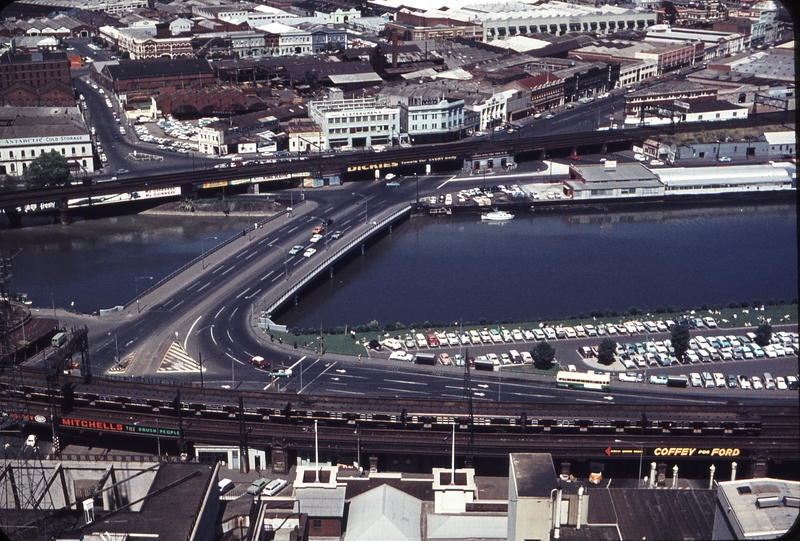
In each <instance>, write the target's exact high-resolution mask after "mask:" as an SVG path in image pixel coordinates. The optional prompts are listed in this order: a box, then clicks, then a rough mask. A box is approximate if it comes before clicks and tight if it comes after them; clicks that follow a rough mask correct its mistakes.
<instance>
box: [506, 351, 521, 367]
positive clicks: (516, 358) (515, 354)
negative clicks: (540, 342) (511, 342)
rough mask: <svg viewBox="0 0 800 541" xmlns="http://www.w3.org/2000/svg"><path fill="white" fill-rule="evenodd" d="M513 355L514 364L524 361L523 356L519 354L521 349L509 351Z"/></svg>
mask: <svg viewBox="0 0 800 541" xmlns="http://www.w3.org/2000/svg"><path fill="white" fill-rule="evenodd" d="M508 353H509V355H511V362H512V363H514V364H520V363H521V362H522V357H521V356H520V354H519V351H517V350H516V349H512V350H511V351H509V352H508Z"/></svg>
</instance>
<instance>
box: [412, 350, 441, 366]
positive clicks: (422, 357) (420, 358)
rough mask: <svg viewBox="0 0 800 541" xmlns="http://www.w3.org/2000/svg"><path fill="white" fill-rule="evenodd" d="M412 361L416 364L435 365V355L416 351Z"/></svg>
mask: <svg viewBox="0 0 800 541" xmlns="http://www.w3.org/2000/svg"><path fill="white" fill-rule="evenodd" d="M414 362H415V363H417V364H429V365H435V364H436V355H434V354H433V353H417V356H416V358H415V359H414Z"/></svg>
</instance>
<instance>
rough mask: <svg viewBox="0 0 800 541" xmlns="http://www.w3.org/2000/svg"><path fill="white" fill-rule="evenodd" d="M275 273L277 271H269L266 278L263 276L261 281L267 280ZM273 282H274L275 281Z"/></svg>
mask: <svg viewBox="0 0 800 541" xmlns="http://www.w3.org/2000/svg"><path fill="white" fill-rule="evenodd" d="M273 272H275V271H274V270H271V271H269V272H268V273H267V274H265V275H264V276H262V277H261V280H262V281H263V280H266V279H267V278H269V275H270V274H272V273H273ZM273 281H274V280H273Z"/></svg>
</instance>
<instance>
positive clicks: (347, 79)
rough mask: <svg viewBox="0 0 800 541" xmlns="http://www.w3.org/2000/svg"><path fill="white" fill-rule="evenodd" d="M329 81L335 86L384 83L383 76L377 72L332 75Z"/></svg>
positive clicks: (329, 76)
mask: <svg viewBox="0 0 800 541" xmlns="http://www.w3.org/2000/svg"><path fill="white" fill-rule="evenodd" d="M328 79H330V80H331V82H332V83H333V84H335V85H346V84H353V83H380V82H383V79H381V76H380V75H378V74H377V73H375V72H372V73H346V74H342V75H335V74H331V75H328Z"/></svg>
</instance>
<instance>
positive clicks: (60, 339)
mask: <svg viewBox="0 0 800 541" xmlns="http://www.w3.org/2000/svg"><path fill="white" fill-rule="evenodd" d="M66 343H67V333H65V332H59V333H56V334H55V336H53V338H51V339H50V345H51V346H53V347H54V348H60V347H61V346H63V345H64V344H66Z"/></svg>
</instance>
